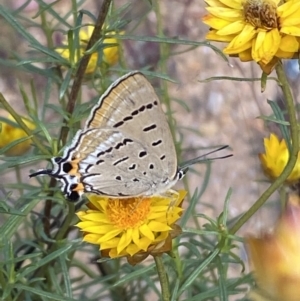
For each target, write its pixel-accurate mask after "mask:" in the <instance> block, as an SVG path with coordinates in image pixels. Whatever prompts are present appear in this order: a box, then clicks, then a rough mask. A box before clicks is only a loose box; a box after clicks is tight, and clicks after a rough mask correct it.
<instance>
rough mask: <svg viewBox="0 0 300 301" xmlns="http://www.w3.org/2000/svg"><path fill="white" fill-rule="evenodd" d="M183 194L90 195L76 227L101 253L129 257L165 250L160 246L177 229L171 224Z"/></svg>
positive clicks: (179, 207) (175, 217) (109, 255)
mask: <svg viewBox="0 0 300 301" xmlns="http://www.w3.org/2000/svg"><path fill="white" fill-rule="evenodd" d="M185 195H186V192H185V191H179V193H178V194H177V193H175V194H174V193H169V194H168V195H167V196H152V197H136V198H128V199H110V198H108V197H102V196H97V195H90V196H89V204H88V208H89V209H88V210H86V211H80V212H78V213H77V216H78V217H79V219H80V220H81V222H79V223H78V224H77V227H79V228H80V229H81V230H82V231H83V232H84V238H83V240H84V241H86V242H89V243H92V244H96V245H99V246H100V250H101V253H102V256H107V257H111V258H115V257H120V256H127V257H129V258H130V257H133V256H135V255H140V256H143V255H146V256H148V255H149V254H150V253H151V254H158V253H159V252H160V251H161V252H165V249H163V250H161V248H165V247H166V245H169V242H170V241H171V239H172V238H173V235H174V233H172V232H173V231H175V232H176V233H177V232H180V231H179V230H178V227H177V226H176V225H174V224H175V222H176V221H177V220H178V219H179V218H180V216H181V213H182V208H181V203H182V201H183V199H184V197H185ZM169 249H170V248H169ZM135 263H136V262H135Z"/></svg>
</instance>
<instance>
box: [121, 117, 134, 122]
mask: <svg viewBox="0 0 300 301" xmlns="http://www.w3.org/2000/svg"><path fill="white" fill-rule="evenodd" d="M132 119H133V117H132V116H127V117H125V118H124V119H123V121H124V122H125V121H129V120H132Z"/></svg>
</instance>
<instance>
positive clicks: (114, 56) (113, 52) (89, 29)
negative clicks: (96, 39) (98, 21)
mask: <svg viewBox="0 0 300 301" xmlns="http://www.w3.org/2000/svg"><path fill="white" fill-rule="evenodd" d="M93 30H94V26H93V25H89V26H86V27H82V28H81V29H80V31H79V40H80V51H79V55H80V57H79V58H78V52H77V51H75V58H74V63H77V62H78V60H79V59H80V58H81V57H82V56H83V55H84V52H85V49H86V46H87V43H88V42H89V40H90V38H91V36H92V33H93ZM107 34H109V35H114V34H115V31H111V32H108V33H107ZM103 44H112V45H113V44H115V46H110V47H105V48H104V49H103V50H102V51H103V54H102V58H103V61H104V62H105V63H106V64H108V65H110V66H113V65H115V64H116V63H117V62H118V60H119V46H118V40H117V39H115V38H106V39H104V41H103ZM63 45H66V46H67V45H68V41H67V40H64V41H63ZM56 52H58V53H59V54H60V55H61V56H62V57H63V58H65V59H67V60H69V59H70V51H69V49H68V48H56ZM97 63H98V53H97V52H94V53H92V54H91V57H90V60H89V63H88V66H87V68H86V71H85V73H86V74H90V73H93V72H94V71H95V69H97V67H98V65H97Z"/></svg>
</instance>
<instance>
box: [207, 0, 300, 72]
mask: <svg viewBox="0 0 300 301" xmlns="http://www.w3.org/2000/svg"><path fill="white" fill-rule="evenodd" d="M205 2H206V3H207V5H208V7H207V8H206V9H207V11H208V12H209V14H208V15H206V16H204V18H203V22H204V23H205V24H207V25H209V26H210V27H211V29H210V31H209V33H208V34H207V36H206V39H208V40H212V41H218V42H226V43H228V45H227V47H226V48H225V49H224V50H223V51H224V53H226V54H229V55H231V56H239V58H240V59H241V61H251V60H254V61H256V62H257V63H259V64H260V66H261V68H262V69H263V71H265V72H266V73H270V72H271V71H272V68H273V67H274V65H275V64H276V63H277V61H278V59H279V58H292V57H294V55H295V54H296V53H298V52H299V45H300V44H299V42H300V40H299V37H300V1H299V0H290V1H287V2H285V3H283V4H282V1H280V0H206V1H205Z"/></svg>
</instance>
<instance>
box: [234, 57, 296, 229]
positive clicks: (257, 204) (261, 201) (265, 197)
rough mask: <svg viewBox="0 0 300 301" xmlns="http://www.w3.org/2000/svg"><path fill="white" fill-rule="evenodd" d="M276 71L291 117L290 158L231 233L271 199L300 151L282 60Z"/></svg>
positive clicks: (289, 172) (293, 106)
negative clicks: (280, 172)
mask: <svg viewBox="0 0 300 301" xmlns="http://www.w3.org/2000/svg"><path fill="white" fill-rule="evenodd" d="M276 73H277V77H278V80H279V82H280V87H281V89H282V92H283V95H284V99H285V102H286V103H285V104H286V109H287V112H288V115H289V118H290V132H291V140H292V150H291V153H290V158H289V161H288V163H287V165H286V167H285V168H284V170H283V172H282V174H281V175H280V176H279V177H278V178H277V179H276V180H275V181H274V182H273V184H272V185H271V186H269V188H268V189H267V190H266V191H265V192H264V193H263V194H262V195H261V197H260V198H259V199H258V200H257V201H256V202H255V203H254V204H253V205H252V206H251V208H250V209H249V210H248V211H247V212H246V213H244V214H243V215H242V216H241V217H240V218H239V219H238V221H237V222H236V223H235V224H234V225H233V226H232V228H231V229H230V234H235V233H236V232H237V231H238V230H239V229H240V228H241V227H242V226H243V225H244V224H245V223H246V222H247V221H248V220H249V219H250V218H251V217H252V216H253V215H254V214H255V213H256V211H257V210H258V209H259V208H261V207H262V206H263V205H264V203H265V202H266V201H267V200H268V199H269V197H270V196H271V195H272V194H273V193H274V192H275V191H276V190H277V189H278V188H279V187H280V186H281V185H282V184H283V183H284V181H285V180H286V179H287V178H288V176H289V175H290V174H291V172H292V170H293V168H294V166H295V164H296V162H297V157H298V152H299V128H298V123H297V118H296V110H295V105H294V100H293V96H292V93H291V90H290V86H289V83H288V80H287V77H286V75H285V72H284V70H283V66H282V63H281V62H279V63H278V64H277V65H276Z"/></svg>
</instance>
